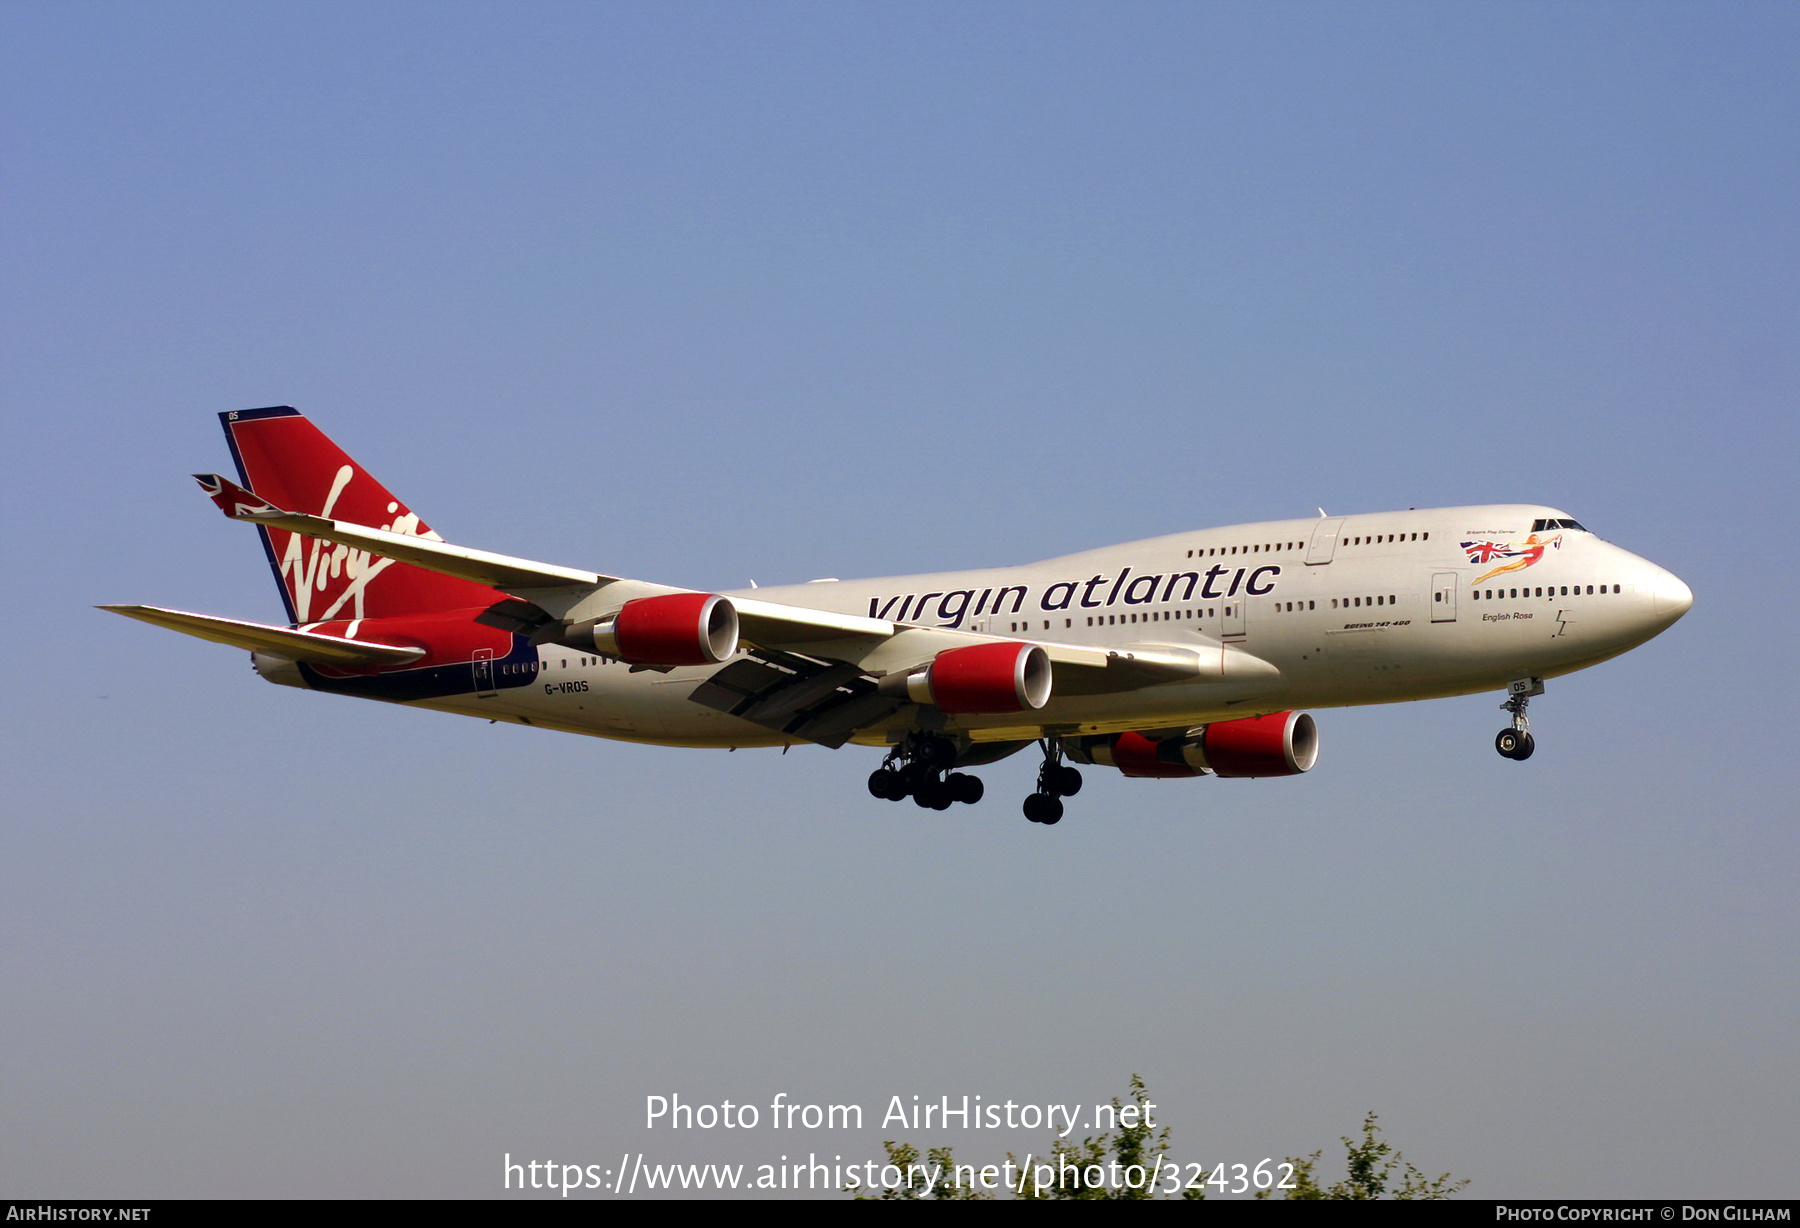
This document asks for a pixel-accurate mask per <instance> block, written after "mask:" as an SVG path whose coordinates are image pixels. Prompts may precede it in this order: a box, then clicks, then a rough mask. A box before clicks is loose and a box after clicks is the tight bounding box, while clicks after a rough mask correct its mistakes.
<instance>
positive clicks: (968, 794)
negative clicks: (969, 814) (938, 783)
mask: <svg viewBox="0 0 1800 1228" xmlns="http://www.w3.org/2000/svg"><path fill="white" fill-rule="evenodd" d="M944 783H945V784H946V785H948V786H949V788H950V796H951V797H953V798H955V799H956V800H957V801H959V802H963V803H965V804H967V805H970V806H973V805H974V804H975V803H976V802H978V801H980V800H981V795H982V794H983V793H986V792H987V786H986V785H984V784H982V783H981V777H979V776H971V775H969V774H968V773H967V772H952V773H950V775H949V776H948V777H946V778H945V780H944Z"/></svg>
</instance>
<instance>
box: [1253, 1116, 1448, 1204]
mask: <svg viewBox="0 0 1800 1228" xmlns="http://www.w3.org/2000/svg"><path fill="white" fill-rule="evenodd" d="M1343 1143H1344V1170H1345V1176H1344V1179H1343V1180H1342V1181H1338V1182H1334V1183H1333V1184H1331V1185H1320V1184H1319V1179H1318V1166H1319V1157H1320V1156H1322V1155H1323V1154H1324V1152H1323V1151H1315V1152H1313V1153H1312V1154H1311V1155H1310V1156H1289V1157H1288V1159H1287V1162H1288V1163H1289V1164H1292V1165H1293V1166H1294V1177H1293V1182H1294V1186H1293V1188H1292V1189H1288V1190H1282V1191H1281V1192H1280V1193H1281V1197H1282V1198H1284V1199H1286V1200H1288V1201H1305V1202H1310V1201H1318V1200H1323V1199H1348V1200H1352V1201H1357V1202H1362V1201H1366V1200H1369V1199H1376V1198H1393V1199H1396V1200H1401V1201H1407V1202H1412V1201H1430V1200H1436V1199H1443V1198H1449V1197H1450V1196H1451V1195H1452V1194H1455V1193H1456V1192H1458V1191H1459V1190H1461V1189H1462V1188H1463V1187H1464V1186H1466V1185H1468V1184H1469V1179H1468V1178H1467V1177H1463V1178H1460V1179H1457V1178H1452V1177H1451V1176H1450V1174H1449V1173H1444V1174H1443V1175H1442V1176H1439V1177H1435V1178H1428V1177H1426V1176H1425V1174H1424V1173H1422V1172H1420V1171H1419V1170H1418V1169H1416V1168H1414V1167H1413V1166H1412V1165H1411V1164H1409V1163H1407V1161H1406V1157H1405V1156H1403V1155H1401V1154H1400V1152H1399V1151H1398V1150H1396V1149H1395V1147H1394V1145H1393V1144H1392V1143H1390V1142H1388V1141H1387V1140H1386V1139H1385V1138H1382V1137H1381V1128H1380V1127H1379V1126H1377V1125H1376V1124H1375V1114H1373V1113H1370V1114H1369V1115H1368V1116H1367V1117H1365V1118H1363V1128H1362V1138H1361V1139H1360V1140H1357V1139H1353V1138H1350V1137H1349V1136H1348V1135H1346V1136H1345V1137H1344V1139H1343ZM1274 1193H1275V1191H1273V1190H1260V1191H1258V1192H1257V1195H1256V1196H1257V1197H1258V1198H1269V1197H1271V1196H1272V1195H1273V1194H1274Z"/></svg>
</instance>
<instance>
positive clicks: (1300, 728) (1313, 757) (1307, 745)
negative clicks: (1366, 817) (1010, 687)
mask: <svg viewBox="0 0 1800 1228" xmlns="http://www.w3.org/2000/svg"><path fill="white" fill-rule="evenodd" d="M1064 745H1065V746H1066V747H1067V749H1068V752H1069V757H1070V758H1071V759H1073V760H1075V761H1076V762H1077V763H1097V764H1100V765H1101V766H1103V767H1116V768H1118V769H1119V771H1120V772H1122V773H1124V774H1125V775H1127V776H1147V777H1162V778H1170V777H1181V776H1204V775H1206V774H1207V773H1208V772H1212V773H1215V774H1217V775H1219V776H1297V775H1299V774H1300V773H1301V772H1305V771H1309V770H1310V769H1311V768H1312V765H1313V764H1314V763H1317V762H1318V760H1319V729H1318V726H1317V725H1315V724H1314V723H1313V718H1312V717H1311V716H1309V715H1307V714H1306V713H1304V712H1272V713H1270V714H1269V715H1267V716H1248V717H1245V718H1243V719H1242V720H1236V721H1214V722H1213V723H1212V724H1210V725H1205V726H1202V727H1201V728H1199V729H1190V730H1188V731H1187V733H1185V734H1178V735H1175V736H1172V737H1163V738H1153V737H1150V736H1147V735H1145V734H1141V733H1120V734H1104V735H1100V736H1096V737H1085V738H1069V739H1066V740H1065V742H1064Z"/></svg>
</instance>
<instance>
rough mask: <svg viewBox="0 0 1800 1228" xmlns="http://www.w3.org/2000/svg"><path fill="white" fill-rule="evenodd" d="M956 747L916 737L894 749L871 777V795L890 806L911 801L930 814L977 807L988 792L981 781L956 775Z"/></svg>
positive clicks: (975, 777) (974, 777) (926, 736)
mask: <svg viewBox="0 0 1800 1228" xmlns="http://www.w3.org/2000/svg"><path fill="white" fill-rule="evenodd" d="M955 765H956V743H954V742H952V741H950V740H949V739H948V738H938V737H931V736H929V735H914V736H913V737H910V738H908V739H907V740H906V741H904V742H902V743H900V745H898V746H896V747H894V749H892V750H890V751H889V752H888V754H887V758H886V759H883V760H882V761H881V766H880V767H878V768H876V769H875V771H874V772H872V773H870V775H869V793H870V794H871V795H872V796H874V797H878V798H880V799H882V800H883V801H887V802H897V801H900V800H902V799H903V798H906V797H911V798H912V799H913V802H914V804H916V805H918V806H921V807H923V808H924V809H926V810H948V809H950V807H951V806H952V805H953V804H955V803H956V802H965V803H967V804H969V805H971V806H972V805H974V804H975V803H976V802H978V801H980V800H981V795H982V794H983V793H984V792H986V789H985V787H984V786H983V785H982V783H981V777H979V776H970V775H969V774H968V773H967V772H952V771H950V769H951V768H952V767H954V766H955Z"/></svg>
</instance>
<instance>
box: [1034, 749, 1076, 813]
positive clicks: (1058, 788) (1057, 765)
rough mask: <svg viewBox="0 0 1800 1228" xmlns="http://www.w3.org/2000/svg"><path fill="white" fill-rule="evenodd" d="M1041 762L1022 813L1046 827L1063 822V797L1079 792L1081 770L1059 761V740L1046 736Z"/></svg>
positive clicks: (1060, 758) (1060, 753) (1060, 752)
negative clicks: (1033, 790)
mask: <svg viewBox="0 0 1800 1228" xmlns="http://www.w3.org/2000/svg"><path fill="white" fill-rule="evenodd" d="M1042 745H1043V748H1044V766H1043V767H1041V768H1039V769H1038V786H1037V792H1036V793H1033V794H1031V796H1029V797H1027V798H1026V799H1025V807H1024V809H1025V817H1026V818H1028V819H1030V820H1031V821H1032V822H1033V823H1042V824H1043V825H1044V826H1046V827H1049V826H1052V825H1053V824H1056V823H1060V822H1062V817H1063V804H1062V799H1063V798H1065V797H1074V796H1075V795H1076V794H1077V793H1079V792H1081V773H1080V772H1078V771H1076V770H1075V769H1074V768H1072V767H1070V766H1068V765H1067V764H1065V763H1064V762H1063V761H1062V753H1063V752H1062V743H1061V742H1060V741H1058V740H1057V739H1055V738H1045V739H1044V741H1043V743H1042Z"/></svg>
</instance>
